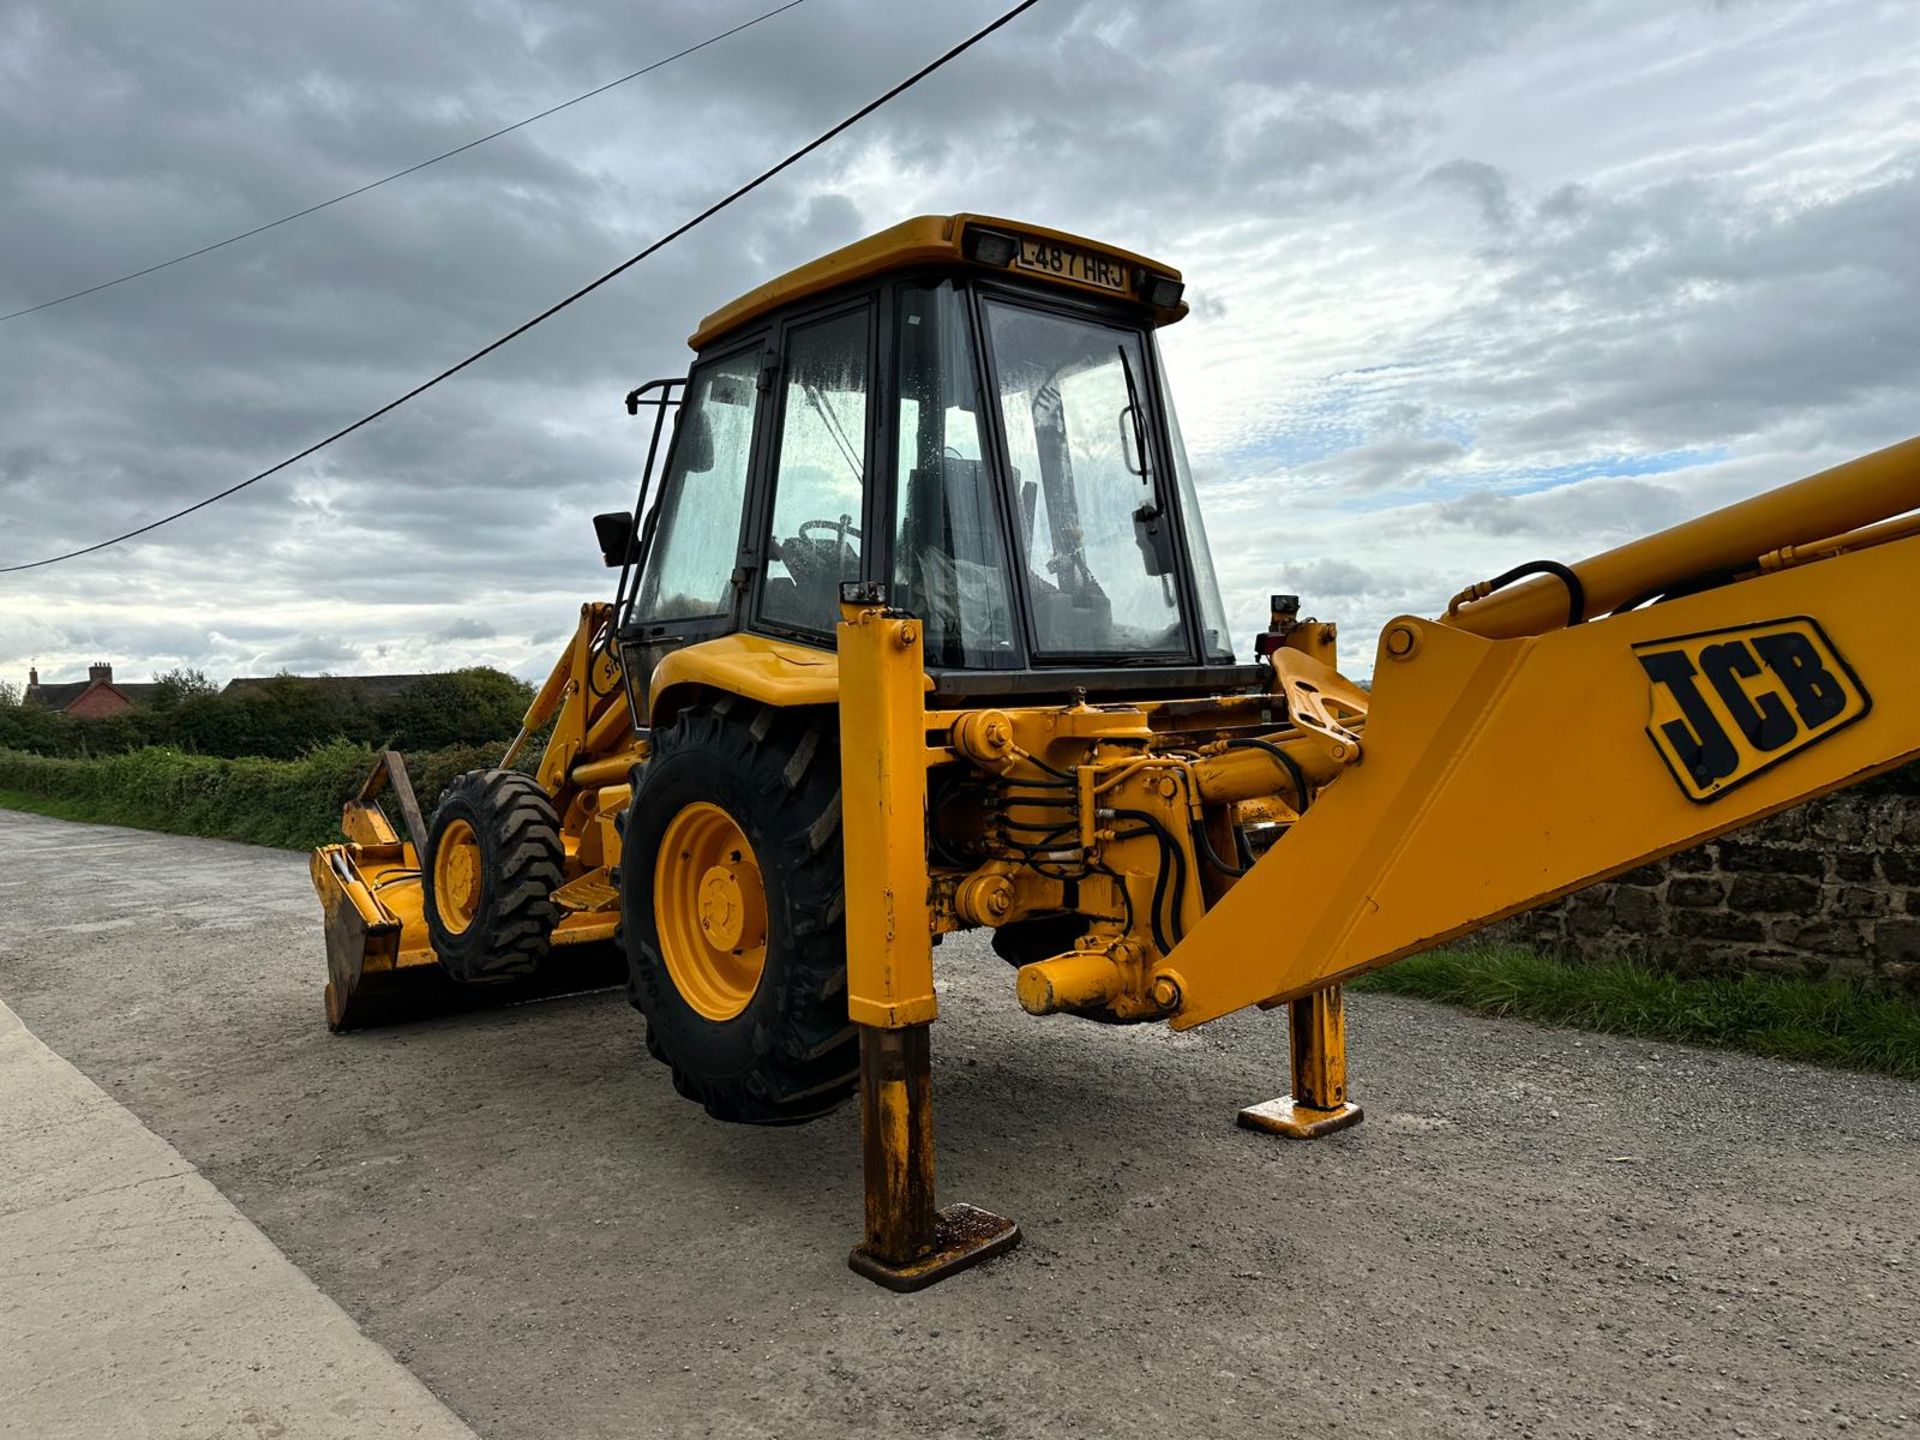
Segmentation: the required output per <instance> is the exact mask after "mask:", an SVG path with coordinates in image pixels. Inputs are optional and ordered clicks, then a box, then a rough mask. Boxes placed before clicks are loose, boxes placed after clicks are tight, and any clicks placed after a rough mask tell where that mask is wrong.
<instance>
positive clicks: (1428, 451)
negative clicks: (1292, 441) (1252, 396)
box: [1300, 435, 1467, 494]
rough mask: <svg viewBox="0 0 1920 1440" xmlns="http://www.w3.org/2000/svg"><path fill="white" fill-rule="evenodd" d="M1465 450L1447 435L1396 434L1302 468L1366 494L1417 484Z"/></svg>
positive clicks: (1453, 460)
mask: <svg viewBox="0 0 1920 1440" xmlns="http://www.w3.org/2000/svg"><path fill="white" fill-rule="evenodd" d="M1466 453H1467V447H1466V446H1464V445H1462V444H1461V443H1460V442H1459V441H1458V440H1451V439H1448V438H1446V437H1444V436H1416V435H1393V436H1388V437H1386V438H1385V439H1381V440H1374V441H1370V442H1369V443H1367V444H1365V445H1356V446H1354V447H1353V448H1352V449H1350V450H1343V451H1341V452H1340V453H1339V454H1337V455H1330V456H1328V457H1327V458H1326V459H1325V460H1316V461H1314V462H1313V463H1312V464H1310V465H1303V466H1301V467H1300V469H1301V472H1302V473H1303V474H1308V475H1317V476H1323V477H1326V478H1329V479H1332V480H1336V481H1338V482H1339V484H1340V486H1341V487H1342V488H1343V489H1345V490H1349V491H1352V492H1354V493H1356V494H1366V493H1368V492H1371V491H1375V490H1386V489H1390V488H1404V487H1407V486H1411V485H1413V484H1416V483H1417V482H1419V481H1420V480H1422V479H1424V478H1425V477H1427V476H1429V475H1431V474H1433V473H1434V472H1435V471H1438V470H1441V469H1444V468H1445V467H1447V466H1448V465H1451V464H1452V463H1453V462H1455V461H1457V460H1459V459H1460V458H1461V457H1462V456H1464V455H1465V454H1466Z"/></svg>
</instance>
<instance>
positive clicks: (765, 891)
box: [620, 698, 860, 1125]
mask: <svg viewBox="0 0 1920 1440" xmlns="http://www.w3.org/2000/svg"><path fill="white" fill-rule="evenodd" d="M621 850H622V861H621V865H620V873H621V913H622V922H621V943H622V945H623V947H624V948H625V950H626V955H627V966H628V976H629V985H628V993H629V996H630V998H631V999H632V1001H633V1004H634V1006H635V1007H636V1008H637V1009H638V1010H639V1011H640V1012H641V1013H642V1014H643V1015H645V1016H646V1017H647V1049H648V1050H649V1051H650V1052H651V1053H652V1055H653V1057H654V1058H655V1059H656V1060H659V1061H661V1062H662V1063H664V1064H666V1065H668V1066H670V1067H671V1068H672V1070H673V1083H674V1088H675V1089H677V1090H678V1091H679V1092H680V1093H681V1094H682V1095H684V1096H686V1097H687V1098H688V1099H690V1100H697V1101H699V1102H700V1104H701V1105H703V1106H705V1107H706V1111H707V1113H708V1114H709V1115H712V1116H713V1117H714V1118H715V1119H717V1120H728V1121H734V1122H738V1123H742V1124H749V1125H791V1124H797V1123H799V1122H802V1121H806V1120H813V1119H817V1118H818V1117H820V1116H822V1115H824V1114H826V1113H827V1112H828V1111H830V1110H832V1109H833V1108H834V1107H836V1106H837V1105H839V1104H840V1103H841V1102H842V1101H844V1100H845V1099H847V1097H848V1096H849V1095H851V1094H852V1093H853V1089H854V1084H855V1082H856V1080H857V1078H858V1075H859V1065H860V1054H859V1041H858V1036H857V1032H856V1031H855V1029H854V1027H853V1024H852V1023H851V1022H850V1021H849V1020H848V1019H847V995H846V990H847V960H846V930H845V923H844V890H845V882H844V878H843V876H842V874H841V869H840V865H841V859H840V765H839V747H838V745H837V743H836V741H835V737H834V731H833V725H832V717H831V715H824V716H823V715H822V714H821V713H820V712H817V711H816V712H806V711H802V712H790V711H783V710H778V709H773V708H765V707H760V706H755V705H753V704H751V703H750V702H747V701H741V700H735V699H731V698H723V699H720V700H718V701H715V702H714V703H713V704H711V705H703V706H695V707H691V708H689V709H687V710H684V711H682V712H681V714H680V716H679V717H678V718H677V719H676V720H675V721H674V723H673V724H672V725H670V726H667V727H663V728H662V729H659V730H656V731H655V732H654V735H653V754H652V756H651V758H650V759H649V760H648V761H647V763H646V764H645V765H644V766H642V767H641V769H640V772H639V775H638V777H637V783H636V784H635V786H634V793H633V801H632V806H631V808H630V809H629V811H628V813H627V820H626V827H625V831H624V834H623V837H622V846H621Z"/></svg>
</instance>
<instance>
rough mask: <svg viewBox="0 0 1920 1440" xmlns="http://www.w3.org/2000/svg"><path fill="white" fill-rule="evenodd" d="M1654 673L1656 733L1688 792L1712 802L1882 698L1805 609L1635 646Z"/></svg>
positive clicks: (1651, 734) (1652, 721)
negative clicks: (1875, 697)
mask: <svg viewBox="0 0 1920 1440" xmlns="http://www.w3.org/2000/svg"><path fill="white" fill-rule="evenodd" d="M1633 654H1634V658H1635V659H1637V660H1638V661H1639V662H1640V668H1641V669H1642V670H1644V671H1645V672H1646V674H1647V680H1648V683H1649V689H1650V690H1651V691H1652V714H1651V716H1650V717H1649V718H1648V721H1647V737H1648V738H1649V739H1650V740H1652V741H1653V748H1654V749H1656V750H1658V751H1659V752H1660V758H1661V759H1662V760H1664V761H1666V762H1667V769H1669V770H1670V771H1672V772H1673V778H1674V781H1675V783H1677V784H1678V785H1679V786H1680V789H1681V791H1682V792H1683V793H1684V794H1685V795H1686V797H1687V798H1688V799H1689V800H1692V801H1694V802H1695V803H1697V804H1703V805H1704V804H1706V803H1707V802H1708V801H1711V800H1717V799H1719V797H1720V796H1722V795H1724V794H1726V792H1727V791H1729V790H1731V789H1732V788H1733V787H1734V786H1736V785H1739V784H1741V783H1742V782H1744V781H1747V780H1751V779H1752V778H1753V777H1754V776H1756V775H1758V774H1759V773H1760V772H1761V771H1762V770H1767V769H1770V768H1772V767H1773V766H1775V765H1778V764H1779V763H1780V762H1781V761H1782V760H1785V759H1787V758H1788V757H1789V756H1791V755H1794V754H1796V753H1797V752H1799V751H1801V750H1804V749H1806V748H1807V747H1808V746H1809V745H1816V744H1818V743H1819V742H1820V741H1822V740H1824V739H1826V738H1827V737H1828V736H1829V735H1831V734H1833V733H1834V732H1835V731H1837V730H1843V729H1845V728H1846V727H1847V726H1849V725H1851V724H1852V723H1853V722H1854V721H1856V720H1858V719H1860V718H1861V716H1863V715H1865V714H1866V713H1867V711H1868V710H1870V709H1872V708H1873V700H1872V697H1870V696H1869V695H1868V694H1867V691H1866V687H1865V686H1863V685H1862V684H1861V683H1860V677H1859V676H1857V675H1855V674H1854V673H1853V671H1852V670H1851V669H1850V668H1849V667H1848V665H1847V662H1846V661H1845V660H1843V659H1841V658H1840V652H1839V651H1838V650H1836V649H1834V648H1833V642H1832V641H1831V640H1829V639H1828V638H1827V634H1826V632H1825V631H1824V630H1822V629H1821V628H1820V624H1819V622H1818V621H1816V620H1813V619H1810V618H1809V617H1807V616H1805V615H1798V616H1794V617H1793V618H1791V619H1787V620H1770V621H1767V622H1766V623H1764V624H1759V625H1740V626H1736V627H1734V628H1733V629H1730V630H1713V631H1708V632H1706V633H1704V634H1699V635H1678V636H1675V637H1674V638H1673V639H1670V640H1647V641H1643V642H1641V643H1640V644H1638V645H1635V646H1634V647H1633Z"/></svg>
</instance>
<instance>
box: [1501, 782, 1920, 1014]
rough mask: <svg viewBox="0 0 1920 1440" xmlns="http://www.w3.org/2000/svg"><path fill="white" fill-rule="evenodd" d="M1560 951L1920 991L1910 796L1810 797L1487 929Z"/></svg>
mask: <svg viewBox="0 0 1920 1440" xmlns="http://www.w3.org/2000/svg"><path fill="white" fill-rule="evenodd" d="M1496 933H1497V934H1498V935H1499V936H1500V937H1501V938H1505V939H1513V940H1519V941H1522V942H1524V943H1526V944H1530V945H1534V946H1536V947H1538V948H1540V949H1542V950H1547V951H1550V952H1552V953H1555V954H1559V955H1563V956H1565V957H1567V958H1570V959H1584V960H1594V961H1617V960H1628V959H1630V960H1638V961H1643V962H1645V963H1647V964H1650V965H1653V966H1656V967H1657V968H1660V969H1664V970H1674V971H1681V972H1685V973H1689V974H1731V973H1737V972H1741V971H1772V972H1775V973H1785V974H1793V975H1847V976H1853V977H1856V978H1858V979H1862V980H1866V981H1868V982H1870V983H1872V984H1874V985H1876V986H1879V987H1882V988H1885V989H1889V990H1899V991H1904V992H1906V993H1908V994H1915V995H1920V797H1913V796H1906V795H1859V794H1844V793H1843V794H1839V795H1831V796H1828V797H1827V798H1826V799H1824V800H1816V801H1814V802H1813V803H1811V804H1809V805H1804V806H1801V807H1800V808H1799V809H1796V810H1789V811H1786V812H1785V813H1783V814H1780V815H1776V816H1774V817H1773V818H1772V819H1771V820H1764V821H1762V822H1761V823H1760V824H1758V825H1756V826H1753V827H1751V828H1749V829H1746V830H1741V831H1737V832H1735V833H1734V834H1732V835H1729V836H1727V837H1725V838H1724V839H1721V840H1716V841H1713V842H1711V843H1709V844H1707V845H1704V846H1702V847H1701V848H1700V849H1698V850H1693V851H1689V852H1687V853H1685V854H1682V855H1675V856H1673V857H1672V858H1671V859H1669V860H1665V861H1661V862H1659V863H1658V864H1654V865H1648V866H1645V867H1643V868H1641V869H1639V870H1634V871H1631V872H1629V873H1628V874H1625V875H1622V876H1620V877H1619V878H1618V879H1617V880H1612V881H1608V882H1605V883H1603V884H1599V885H1595V886H1592V887H1590V888H1589V889H1586V890H1583V891H1581V892H1580V893H1579V894H1577V895H1571V896H1569V897H1568V898H1566V899H1565V900H1561V901H1558V902H1556V903H1555V904H1552V905H1549V906H1546V907H1544V908H1543V909H1540V910H1536V911H1534V912H1533V913H1531V914H1528V915H1522V916H1519V917H1517V918H1516V919H1513V920H1510V921H1508V922H1507V923H1506V924H1505V925H1502V926H1500V927H1498V930H1497V932H1496Z"/></svg>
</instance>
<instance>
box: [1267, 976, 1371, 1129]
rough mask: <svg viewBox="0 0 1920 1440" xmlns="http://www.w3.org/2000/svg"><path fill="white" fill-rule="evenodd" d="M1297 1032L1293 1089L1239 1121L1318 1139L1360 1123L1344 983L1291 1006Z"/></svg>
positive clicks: (1303, 997) (1291, 1016) (1294, 1051)
mask: <svg viewBox="0 0 1920 1440" xmlns="http://www.w3.org/2000/svg"><path fill="white" fill-rule="evenodd" d="M1288 1018H1289V1021H1290V1022H1291V1025H1292V1030H1293V1036H1292V1038H1293V1093H1292V1094H1290V1095H1282V1096H1281V1097H1280V1098H1279V1099H1278V1100H1268V1101H1265V1102H1263V1103H1262V1104H1259V1105H1249V1106H1248V1107H1247V1108H1246V1109H1244V1110H1242V1111H1241V1112H1240V1115H1239V1120H1240V1123H1241V1124H1242V1125H1244V1126H1245V1127H1246V1128H1247V1129H1249V1130H1265V1131H1267V1132H1268V1133H1269V1134H1272V1135H1285V1136H1286V1137H1287V1138H1288V1139H1290V1140H1314V1139H1317V1138H1318V1137H1320V1136H1322V1135H1330V1134H1332V1133H1333V1132H1334V1131H1335V1130H1344V1129H1346V1128H1347V1127H1348V1126H1349V1125H1358V1124H1359V1123H1360V1116H1361V1111H1360V1107H1359V1106H1358V1105H1355V1104H1352V1103H1351V1102H1349V1101H1348V1099H1347V1016H1346V1007H1345V1006H1344V1005H1343V1004H1342V1003H1341V999H1340V987H1339V986H1338V985H1330V986H1328V987H1327V988H1326V989H1325V990H1316V991H1314V993H1313V994H1311V995H1303V996H1301V998H1300V999H1298V1000H1295V1001H1294V1002H1293V1003H1292V1005H1291V1006H1289V1007H1288Z"/></svg>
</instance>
